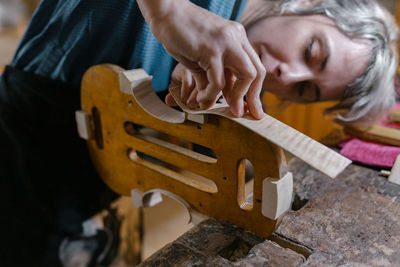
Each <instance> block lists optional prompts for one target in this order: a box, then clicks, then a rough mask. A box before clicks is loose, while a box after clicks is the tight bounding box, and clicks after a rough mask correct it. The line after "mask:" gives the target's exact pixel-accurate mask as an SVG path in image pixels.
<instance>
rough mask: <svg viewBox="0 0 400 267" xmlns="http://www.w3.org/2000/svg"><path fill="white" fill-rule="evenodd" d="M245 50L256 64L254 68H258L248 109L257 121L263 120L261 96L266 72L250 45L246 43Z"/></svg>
mask: <svg viewBox="0 0 400 267" xmlns="http://www.w3.org/2000/svg"><path fill="white" fill-rule="evenodd" d="M244 50H245V51H246V52H247V54H248V55H249V58H250V60H251V62H252V63H253V64H254V67H255V68H256V71H257V74H256V78H255V79H254V80H253V82H252V83H251V85H250V87H249V89H248V92H247V94H246V101H247V103H248V109H249V112H250V114H251V115H253V117H255V118H256V119H261V118H262V117H263V116H264V111H263V108H262V104H261V97H260V95H261V91H262V85H263V82H264V79H265V75H266V70H265V67H264V65H263V64H262V62H261V60H260V58H259V56H258V55H257V53H256V52H255V51H254V49H253V47H252V46H251V45H250V43H246V44H245V45H244Z"/></svg>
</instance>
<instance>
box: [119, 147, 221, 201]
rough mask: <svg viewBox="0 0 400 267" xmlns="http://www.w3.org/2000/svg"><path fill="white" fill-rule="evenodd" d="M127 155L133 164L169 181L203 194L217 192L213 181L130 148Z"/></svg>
mask: <svg viewBox="0 0 400 267" xmlns="http://www.w3.org/2000/svg"><path fill="white" fill-rule="evenodd" d="M127 153H128V157H129V158H130V159H131V160H132V161H133V162H135V163H137V164H140V165H142V166H144V167H147V168H149V169H152V170H154V171H156V172H158V173H161V174H163V175H165V176H167V177H169V178H171V179H174V180H177V181H179V182H181V183H183V184H185V185H188V186H191V187H193V188H196V189H198V190H200V191H203V192H207V193H212V194H215V193H217V192H218V188H217V185H216V184H215V183H214V181H212V180H210V179H208V178H206V177H204V176H201V175H198V174H195V173H193V172H190V171H188V170H183V169H181V168H179V167H176V166H174V165H172V164H169V163H166V162H164V161H162V160H160V159H158V158H155V157H153V156H150V155H147V154H145V153H143V152H140V151H135V150H134V149H131V148H130V149H128V151H127Z"/></svg>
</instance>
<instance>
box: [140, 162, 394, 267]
mask: <svg viewBox="0 0 400 267" xmlns="http://www.w3.org/2000/svg"><path fill="white" fill-rule="evenodd" d="M290 169H291V170H292V171H293V173H294V174H295V175H294V177H295V181H294V182H295V184H294V194H295V204H294V206H293V210H291V211H289V212H287V213H286V214H285V215H283V216H282V220H281V222H280V224H279V226H278V228H277V229H276V231H275V233H274V234H273V235H272V236H271V237H270V238H269V239H267V240H263V239H261V238H259V237H257V236H255V235H253V234H252V233H249V232H246V231H243V230H241V229H239V228H237V227H235V226H232V225H229V224H226V223H223V222H220V221H217V220H215V219H209V220H207V221H205V222H203V223H201V224H199V225H197V226H196V227H194V228H193V229H192V230H190V231H189V232H187V233H186V234H184V235H183V236H181V237H180V238H178V239H177V240H176V241H175V242H173V243H170V244H168V245H167V246H165V247H164V248H163V249H161V250H160V251H158V252H157V253H155V254H154V255H153V256H151V257H150V258H149V259H147V260H146V261H145V262H143V263H142V264H141V266H165V265H168V266H193V265H196V266H255V265H256V266H262V265H263V264H265V265H268V266H321V265H324V266H325V265H335V266H337V265H341V264H349V265H350V266H354V265H357V264H367V265H369V266H400V186H398V185H395V184H392V183H389V182H388V181H387V179H386V178H384V177H381V176H380V175H379V172H378V171H375V170H371V169H369V168H365V167H362V166H357V165H354V164H352V165H351V166H349V167H348V168H347V169H346V170H345V171H344V172H343V173H342V174H341V175H339V176H338V177H337V178H336V179H328V178H327V177H326V176H325V175H324V174H322V173H320V172H318V171H316V170H313V169H311V168H310V167H309V166H307V165H306V164H304V163H303V162H302V161H300V160H298V159H295V158H293V159H292V160H291V161H290ZM303 205H304V206H303Z"/></svg>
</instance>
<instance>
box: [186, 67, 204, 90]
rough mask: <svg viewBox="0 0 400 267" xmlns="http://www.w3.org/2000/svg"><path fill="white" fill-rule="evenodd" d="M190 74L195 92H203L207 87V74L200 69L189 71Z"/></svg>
mask: <svg viewBox="0 0 400 267" xmlns="http://www.w3.org/2000/svg"><path fill="white" fill-rule="evenodd" d="M190 72H191V73H192V75H193V79H194V82H195V84H196V87H195V88H196V90H197V91H202V90H204V89H205V88H206V87H207V85H208V78H207V73H206V72H205V71H204V70H201V69H196V70H192V69H191V70H190Z"/></svg>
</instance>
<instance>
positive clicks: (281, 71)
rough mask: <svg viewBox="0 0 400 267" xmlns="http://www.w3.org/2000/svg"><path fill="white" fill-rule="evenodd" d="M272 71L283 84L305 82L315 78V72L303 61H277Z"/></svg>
mask: <svg viewBox="0 0 400 267" xmlns="http://www.w3.org/2000/svg"><path fill="white" fill-rule="evenodd" d="M271 72H272V74H273V75H274V77H275V79H276V80H278V81H279V82H280V83H282V84H283V85H290V84H293V83H297V82H303V81H307V80H311V79H312V78H313V72H312V71H311V70H310V68H309V67H308V66H307V65H306V64H303V63H301V62H299V63H297V62H291V63H286V62H277V63H276V64H275V66H274V68H273V69H272V71H271Z"/></svg>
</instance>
